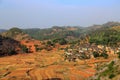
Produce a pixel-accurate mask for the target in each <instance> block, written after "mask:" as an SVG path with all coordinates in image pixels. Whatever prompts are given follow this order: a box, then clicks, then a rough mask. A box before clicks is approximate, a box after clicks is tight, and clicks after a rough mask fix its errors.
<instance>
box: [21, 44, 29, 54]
mask: <svg viewBox="0 0 120 80" xmlns="http://www.w3.org/2000/svg"><path fill="white" fill-rule="evenodd" d="M21 49H22V52H24V53H28V52H29V50H28V48H27V47H26V46H25V45H21Z"/></svg>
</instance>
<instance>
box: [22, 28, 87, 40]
mask: <svg viewBox="0 0 120 80" xmlns="http://www.w3.org/2000/svg"><path fill="white" fill-rule="evenodd" d="M23 31H24V32H25V33H27V34H29V35H30V36H32V37H33V38H35V39H38V40H48V39H58V38H65V39H76V38H80V36H81V34H83V33H85V32H86V29H85V28H83V27H58V26H54V27H52V28H47V29H25V30H23Z"/></svg>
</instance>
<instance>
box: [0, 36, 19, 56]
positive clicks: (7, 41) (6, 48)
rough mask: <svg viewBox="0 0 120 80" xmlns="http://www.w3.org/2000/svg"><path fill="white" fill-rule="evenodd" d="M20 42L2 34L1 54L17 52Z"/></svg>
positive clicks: (0, 41)
mask: <svg viewBox="0 0 120 80" xmlns="http://www.w3.org/2000/svg"><path fill="white" fill-rule="evenodd" d="M19 46H20V44H19V42H18V41H16V40H13V39H11V38H7V37H2V36H0V56H6V55H14V54H17V48H18V47H19Z"/></svg>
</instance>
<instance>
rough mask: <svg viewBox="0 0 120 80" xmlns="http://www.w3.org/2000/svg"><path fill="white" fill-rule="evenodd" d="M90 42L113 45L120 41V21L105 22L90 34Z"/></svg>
mask: <svg viewBox="0 0 120 80" xmlns="http://www.w3.org/2000/svg"><path fill="white" fill-rule="evenodd" d="M89 36H90V37H89V38H90V43H96V44H103V45H113V44H115V45H116V44H118V43H119V42H120V23H112V22H111V23H107V24H103V25H102V27H101V28H99V29H97V30H95V31H92V32H91V33H90V34H89Z"/></svg>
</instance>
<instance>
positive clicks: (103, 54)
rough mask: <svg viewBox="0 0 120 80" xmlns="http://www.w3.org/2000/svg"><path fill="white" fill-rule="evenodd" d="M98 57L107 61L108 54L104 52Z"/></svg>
mask: <svg viewBox="0 0 120 80" xmlns="http://www.w3.org/2000/svg"><path fill="white" fill-rule="evenodd" d="M100 56H101V57H104V58H105V59H107V58H108V54H107V53H105V52H103V53H102V54H101V55H100Z"/></svg>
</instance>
